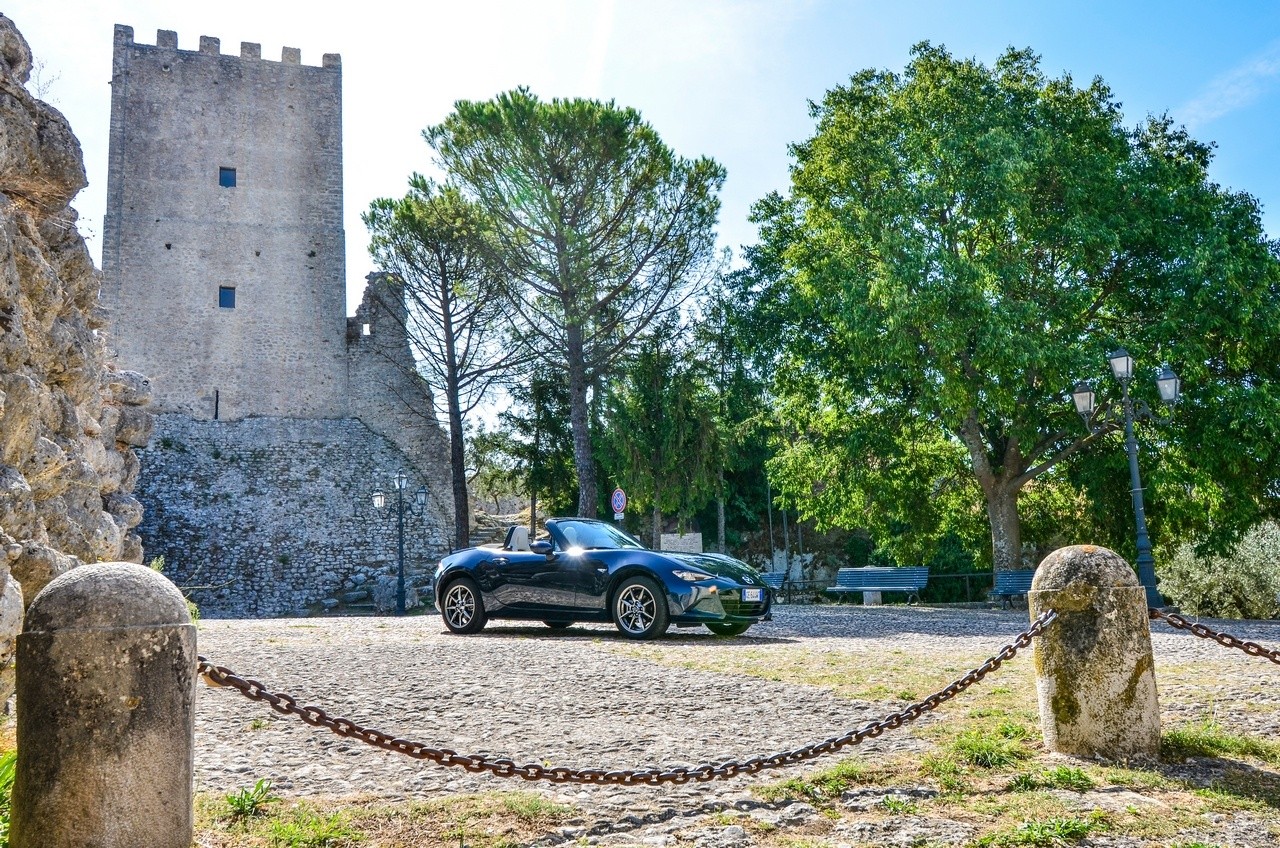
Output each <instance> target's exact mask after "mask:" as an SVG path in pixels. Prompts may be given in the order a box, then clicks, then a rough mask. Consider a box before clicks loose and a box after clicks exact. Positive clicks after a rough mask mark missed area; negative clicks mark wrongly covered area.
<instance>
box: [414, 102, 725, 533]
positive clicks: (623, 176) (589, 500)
mask: <svg viewBox="0 0 1280 848" xmlns="http://www.w3.org/2000/svg"><path fill="white" fill-rule="evenodd" d="M424 136H425V137H426V139H427V140H428V141H429V142H430V143H431V145H432V146H433V147H434V148H435V150H436V153H437V154H438V156H439V159H440V163H441V164H442V165H443V166H444V168H445V169H446V170H447V171H448V173H449V176H450V180H451V181H452V183H453V184H455V185H457V186H458V187H459V189H460V191H461V192H462V193H463V195H464V196H465V197H467V199H468V200H470V201H472V202H474V203H475V204H476V205H477V206H478V207H479V208H480V209H481V210H483V212H484V213H485V214H486V215H487V216H488V217H489V219H490V220H491V221H492V223H493V227H492V230H491V233H492V239H491V241H490V246H491V249H490V250H489V251H488V253H487V256H488V258H489V261H490V262H491V264H492V266H493V267H494V269H495V270H496V271H497V272H498V273H499V274H501V275H502V276H503V277H504V278H505V279H506V280H507V281H509V282H510V283H511V284H512V285H513V293H512V299H513V301H514V305H515V306H516V309H515V311H514V315H515V316H516V317H517V319H518V320H519V321H520V322H521V323H520V327H521V330H522V332H523V333H524V334H525V336H526V338H528V339H529V340H530V343H531V349H532V350H534V351H536V352H537V355H538V356H539V358H540V360H541V362H542V364H543V365H544V366H545V367H546V368H547V369H549V371H550V372H551V373H554V374H556V375H557V376H559V377H560V379H561V380H562V382H563V385H564V387H565V388H566V390H567V391H568V401H569V418H568V421H569V423H570V426H571V428H572V431H573V434H574V440H573V445H574V466H575V471H576V476H577V480H578V486H579V509H580V511H581V512H582V514H584V515H587V516H594V515H595V514H596V508H597V486H596V469H595V464H594V458H593V454H592V451H593V447H592V441H591V426H590V422H591V415H590V412H589V409H588V402H587V395H588V392H589V389H591V388H592V387H595V386H598V385H599V383H600V381H601V380H604V379H607V378H608V377H609V374H610V372H611V370H612V368H613V366H614V364H615V363H616V362H617V360H618V357H619V356H621V355H622V354H624V353H625V352H626V351H628V350H629V349H630V347H631V344H632V341H633V340H634V339H635V338H636V337H637V336H638V335H639V334H640V333H643V332H644V331H645V330H646V329H647V328H648V327H649V326H650V324H651V323H652V322H654V321H655V320H658V319H660V318H661V317H663V316H664V315H670V314H676V313H678V312H679V310H680V309H681V307H682V305H683V304H684V303H685V302H686V301H687V300H688V298H689V297H690V296H692V295H693V294H694V293H696V290H697V289H698V287H699V285H700V284H701V283H703V282H705V278H706V277H707V276H708V275H709V274H710V273H711V272H712V271H713V270H714V264H715V261H716V257H715V253H714V246H715V221H716V215H717V213H718V211H719V207H720V202H719V198H718V193H719V190H720V188H721V186H722V185H723V182H724V176H725V174H724V169H723V168H722V167H720V166H719V165H718V164H716V163H715V162H714V161H712V160H711V159H707V158H700V159H695V160H688V159H682V158H680V157H677V156H676V155H675V154H674V153H673V152H672V151H671V150H670V149H669V148H668V147H667V146H666V145H665V144H663V142H662V140H661V139H660V138H659V136H658V134H657V133H656V132H655V131H654V130H653V128H652V127H651V126H649V125H648V124H647V123H645V122H644V120H643V119H642V118H641V116H640V113H639V112H637V111H636V110H634V109H626V108H622V107H619V106H616V105H615V104H613V103H612V102H608V103H605V102H601V101H597V100H584V99H574V100H560V99H556V100H552V101H550V102H544V101H542V100H539V99H538V98H537V97H536V96H535V95H533V94H532V93H531V92H529V91H528V90H527V89H523V88H521V89H516V90H514V91H510V92H507V93H505V94H501V95H499V96H498V97H496V98H494V99H493V100H489V101H485V102H473V101H461V102H459V103H457V104H456V106H455V110H454V112H453V114H451V115H449V116H448V117H447V118H446V119H445V120H444V121H443V122H442V123H440V124H438V125H436V126H433V127H429V128H428V129H427V130H425V131H424Z"/></svg>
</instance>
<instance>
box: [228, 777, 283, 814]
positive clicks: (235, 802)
mask: <svg viewBox="0 0 1280 848" xmlns="http://www.w3.org/2000/svg"><path fill="white" fill-rule="evenodd" d="M278 800H280V799H279V798H278V797H277V796H276V795H275V794H274V793H272V791H271V781H270V780H268V779H267V778H265V777H263V778H259V779H258V781H257V782H256V783H254V784H253V786H243V787H241V788H239V789H237V790H236V791H235V792H230V793H228V794H227V796H226V801H227V810H228V814H229V815H230V817H231V819H232V820H233V821H243V820H244V819H251V818H253V817H255V816H260V815H262V814H263V813H265V812H266V807H267V805H268V804H270V803H271V802H272V801H278Z"/></svg>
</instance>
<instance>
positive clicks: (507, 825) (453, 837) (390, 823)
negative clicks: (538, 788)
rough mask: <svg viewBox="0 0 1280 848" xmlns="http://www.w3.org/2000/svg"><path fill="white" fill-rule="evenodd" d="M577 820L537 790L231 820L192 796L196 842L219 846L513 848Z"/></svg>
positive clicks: (214, 803)
mask: <svg viewBox="0 0 1280 848" xmlns="http://www.w3.org/2000/svg"><path fill="white" fill-rule="evenodd" d="M577 815H579V812H578V810H577V808H575V807H572V806H570V805H568V804H559V803H555V802H554V801H551V800H550V799H548V798H546V797H545V796H543V795H540V794H538V793H535V792H522V791H521V792H490V793H484V794H471V795H461V794H459V795H449V796H447V797H442V798H438V799H433V800H431V801H410V802H399V803H388V802H385V801H382V800H380V799H374V798H350V799H345V800H341V801H338V800H320V799H307V800H300V801H295V802H292V803H290V804H288V805H287V806H286V805H283V804H280V803H272V804H267V805H263V806H262V807H261V811H260V813H259V814H258V815H255V816H251V817H245V818H237V819H234V820H233V819H232V818H230V817H229V816H228V815H227V804H226V803H225V801H224V800H223V799H222V798H219V797H217V796H213V797H211V796H209V795H200V796H198V797H197V799H196V835H197V839H196V842H197V844H201V845H216V846H218V848H351V846H357V845H368V846H397V845H445V846H456V845H460V844H464V845H465V846H466V848H511V846H515V845H525V844H528V843H530V842H534V841H537V840H538V839H540V838H542V837H545V836H546V835H547V834H548V833H549V832H550V831H552V830H554V829H555V828H556V827H559V826H560V825H562V824H563V823H564V822H566V821H570V820H572V819H574V817H576V816H577Z"/></svg>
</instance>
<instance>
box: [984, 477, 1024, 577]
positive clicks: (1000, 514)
mask: <svg viewBox="0 0 1280 848" xmlns="http://www.w3.org/2000/svg"><path fill="white" fill-rule="evenodd" d="M987 518H988V520H989V521H990V522H991V567H992V568H993V569H994V570H995V571H1012V570H1015V569H1019V568H1022V525H1021V524H1020V523H1019V522H1018V489H1012V490H1010V489H1008V488H1006V487H1004V486H995V487H992V489H991V491H990V492H989V493H988V494H987Z"/></svg>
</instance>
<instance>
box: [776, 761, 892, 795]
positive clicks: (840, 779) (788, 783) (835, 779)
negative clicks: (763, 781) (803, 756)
mask: <svg viewBox="0 0 1280 848" xmlns="http://www.w3.org/2000/svg"><path fill="white" fill-rule="evenodd" d="M871 782H873V781H872V780H871V779H869V776H868V772H867V767H866V766H864V765H863V764H862V763H859V762H857V761H855V760H844V761H842V762H839V763H836V764H835V765H834V766H832V767H831V768H829V769H826V770H825V771H820V772H817V773H816V774H813V775H810V776H809V777H793V778H791V779H789V780H783V781H779V782H778V783H771V784H768V785H766V786H760V787H756V788H755V792H756V794H757V795H759V796H760V797H761V798H763V799H764V800H765V801H770V802H777V801H810V802H813V803H815V804H822V803H826V802H829V801H831V800H833V799H836V798H839V797H840V796H841V795H843V794H844V793H845V792H847V791H848V790H849V789H851V788H852V787H854V786H858V785H861V784H866V783H871Z"/></svg>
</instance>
